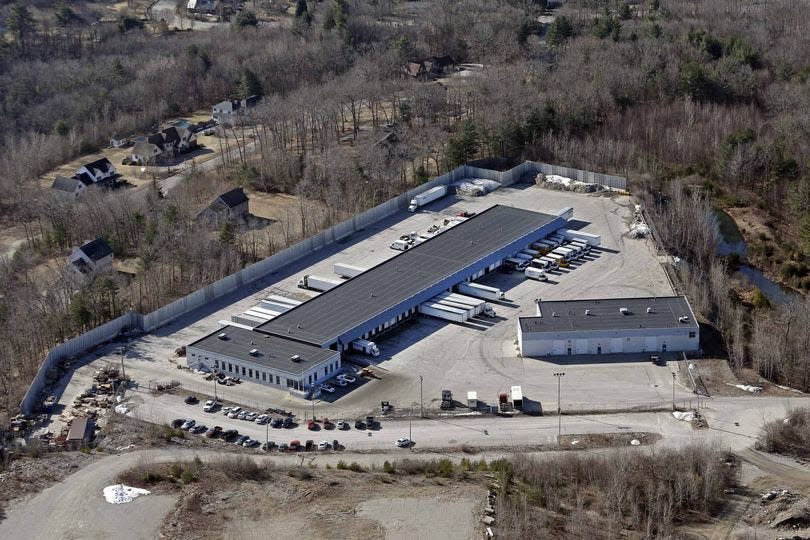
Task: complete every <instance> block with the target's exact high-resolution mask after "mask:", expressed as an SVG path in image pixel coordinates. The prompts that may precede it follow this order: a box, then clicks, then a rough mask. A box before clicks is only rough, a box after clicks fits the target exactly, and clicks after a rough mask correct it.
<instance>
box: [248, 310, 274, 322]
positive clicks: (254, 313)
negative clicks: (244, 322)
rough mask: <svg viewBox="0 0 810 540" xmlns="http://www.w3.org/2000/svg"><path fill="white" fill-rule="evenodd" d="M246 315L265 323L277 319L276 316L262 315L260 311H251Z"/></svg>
mask: <svg viewBox="0 0 810 540" xmlns="http://www.w3.org/2000/svg"><path fill="white" fill-rule="evenodd" d="M245 315H247V316H248V317H255V318H257V319H263V320H264V321H265V322H266V321H269V320H271V319H275V318H276V316H275V315H268V314H267V313H261V312H260V311H256V310H253V309H249V310H247V311H246V312H245Z"/></svg>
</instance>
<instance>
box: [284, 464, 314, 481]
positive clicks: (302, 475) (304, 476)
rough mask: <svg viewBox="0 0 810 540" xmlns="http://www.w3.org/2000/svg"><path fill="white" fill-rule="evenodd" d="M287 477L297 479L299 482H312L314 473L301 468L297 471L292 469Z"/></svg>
mask: <svg viewBox="0 0 810 540" xmlns="http://www.w3.org/2000/svg"><path fill="white" fill-rule="evenodd" d="M287 476H290V477H292V478H297V479H299V480H312V473H311V472H309V469H304V468H301V467H299V468H296V469H290V470H289V471H287Z"/></svg>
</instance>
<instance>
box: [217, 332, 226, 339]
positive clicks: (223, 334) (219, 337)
mask: <svg viewBox="0 0 810 540" xmlns="http://www.w3.org/2000/svg"><path fill="white" fill-rule="evenodd" d="M217 339H223V340H224V339H228V334H226V333H225V332H222V333H221V334H219V335H218V336H217Z"/></svg>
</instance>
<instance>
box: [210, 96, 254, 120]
mask: <svg viewBox="0 0 810 540" xmlns="http://www.w3.org/2000/svg"><path fill="white" fill-rule="evenodd" d="M261 99H262V98H261V96H248V97H246V98H245V99H243V100H241V101H240V100H235V99H226V100H225V101H220V102H219V103H217V104H215V105H214V106H213V107H211V118H212V119H213V120H216V121H217V122H219V123H220V124H226V123H227V124H234V123H236V121H237V120H239V119H245V118H247V116H248V111H249V109H252V108H253V107H255V106H256V105H258V104H259V103H260V102H261Z"/></svg>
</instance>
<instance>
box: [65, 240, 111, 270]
mask: <svg viewBox="0 0 810 540" xmlns="http://www.w3.org/2000/svg"><path fill="white" fill-rule="evenodd" d="M112 261H113V252H112V248H111V247H110V245H109V244H108V243H107V242H105V241H104V239H103V238H96V239H95V240H92V241H88V242H85V243H84V244H83V245H82V246H80V247H77V248H75V249H74V250H73V253H71V254H70V257H68V262H69V263H70V267H71V268H72V270H73V271H74V273H75V275H76V277H78V278H79V279H80V280H85V279H88V278H92V277H94V276H95V275H98V274H100V273H101V272H104V271H106V270H109V269H110V268H112Z"/></svg>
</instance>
